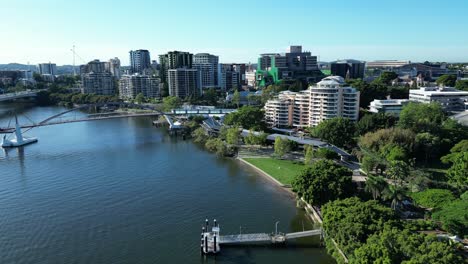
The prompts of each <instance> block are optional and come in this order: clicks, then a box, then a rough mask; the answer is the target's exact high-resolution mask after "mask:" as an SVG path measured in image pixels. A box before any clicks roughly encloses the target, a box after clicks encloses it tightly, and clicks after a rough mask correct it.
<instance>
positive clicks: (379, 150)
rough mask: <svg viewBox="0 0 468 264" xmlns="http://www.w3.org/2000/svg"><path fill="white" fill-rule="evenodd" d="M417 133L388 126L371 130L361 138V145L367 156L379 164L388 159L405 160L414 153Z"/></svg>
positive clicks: (384, 162) (384, 163)
mask: <svg viewBox="0 0 468 264" xmlns="http://www.w3.org/2000/svg"><path fill="white" fill-rule="evenodd" d="M414 144H415V134H414V133H413V132H412V131H411V130H408V129H401V128H387V129H381V130H377V131H375V132H370V133H367V134H365V135H364V136H362V137H360V138H359V144H358V145H359V147H360V149H361V151H362V152H363V153H364V157H365V156H371V159H372V160H373V161H375V162H377V164H375V166H378V164H383V165H387V163H388V161H387V160H405V159H408V158H409V157H412V156H413V155H414V152H413V150H414Z"/></svg>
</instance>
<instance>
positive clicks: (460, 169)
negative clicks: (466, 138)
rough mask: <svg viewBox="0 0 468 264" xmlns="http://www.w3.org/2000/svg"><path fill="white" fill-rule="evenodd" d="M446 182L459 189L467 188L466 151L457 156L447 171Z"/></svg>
mask: <svg viewBox="0 0 468 264" xmlns="http://www.w3.org/2000/svg"><path fill="white" fill-rule="evenodd" d="M447 177H448V179H449V180H448V182H449V183H451V184H454V185H456V186H458V187H461V188H466V187H467V186H468V151H465V152H462V153H460V154H458V155H457V156H456V157H455V158H454V161H453V164H452V167H450V168H449V169H448V170H447Z"/></svg>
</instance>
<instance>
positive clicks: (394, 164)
mask: <svg viewBox="0 0 468 264" xmlns="http://www.w3.org/2000/svg"><path fill="white" fill-rule="evenodd" d="M387 175H388V176H389V177H390V179H392V180H393V182H394V183H395V184H397V183H398V184H399V185H400V186H402V185H403V181H404V180H406V179H407V178H408V175H409V165H408V163H406V162H404V161H400V160H395V161H391V162H390V168H389V169H388V171H387Z"/></svg>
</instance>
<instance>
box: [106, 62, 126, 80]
mask: <svg viewBox="0 0 468 264" xmlns="http://www.w3.org/2000/svg"><path fill="white" fill-rule="evenodd" d="M105 69H106V71H108V72H110V73H111V74H112V76H114V77H115V78H116V79H120V77H121V75H122V74H121V72H120V60H119V58H117V57H115V58H113V59H110V60H109V61H108V62H107V63H106V65H105Z"/></svg>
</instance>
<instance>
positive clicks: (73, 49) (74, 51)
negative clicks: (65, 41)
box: [70, 45, 86, 75]
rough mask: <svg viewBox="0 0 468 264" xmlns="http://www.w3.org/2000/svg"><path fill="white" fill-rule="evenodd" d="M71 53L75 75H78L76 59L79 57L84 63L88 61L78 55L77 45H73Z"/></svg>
mask: <svg viewBox="0 0 468 264" xmlns="http://www.w3.org/2000/svg"><path fill="white" fill-rule="evenodd" d="M70 51H71V52H72V53H73V75H76V65H75V57H78V58H79V59H80V60H81V61H82V62H83V63H86V61H85V60H83V58H81V57H80V55H78V54H77V53H76V50H75V45H73V48H72V49H71V50H70Z"/></svg>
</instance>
